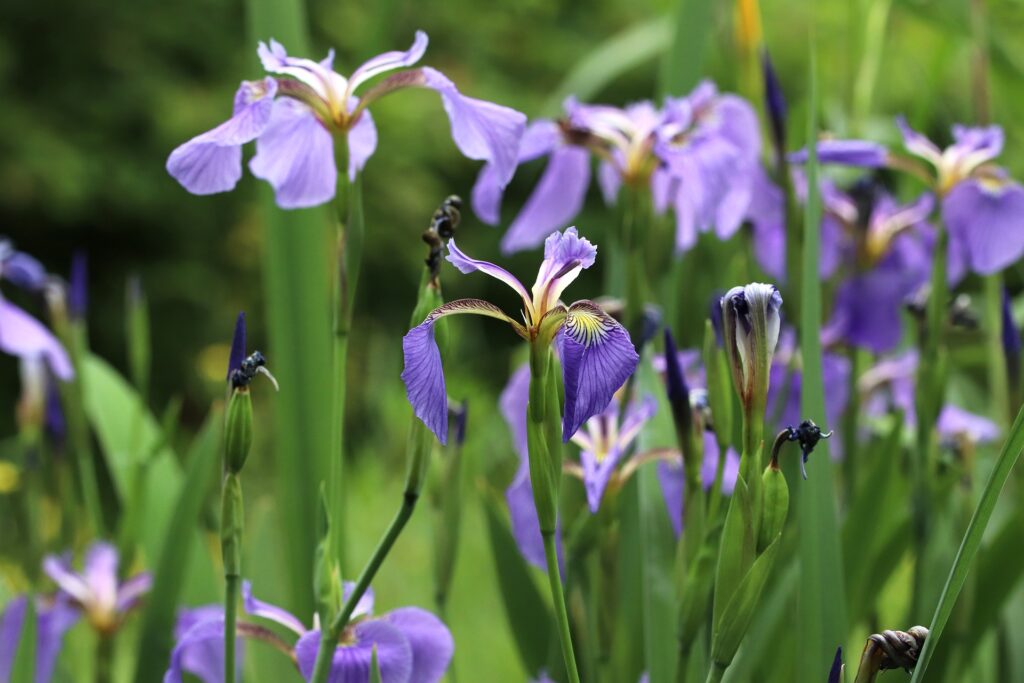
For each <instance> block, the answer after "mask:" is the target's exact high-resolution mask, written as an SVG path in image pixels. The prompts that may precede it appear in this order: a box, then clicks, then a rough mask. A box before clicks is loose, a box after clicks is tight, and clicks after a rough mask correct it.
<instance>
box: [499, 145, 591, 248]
mask: <svg viewBox="0 0 1024 683" xmlns="http://www.w3.org/2000/svg"><path fill="white" fill-rule="evenodd" d="M589 186H590V153H589V152H588V151H587V150H586V149H584V148H582V147H574V146H571V145H560V146H558V147H556V148H555V149H554V150H552V152H551V156H550V158H549V159H548V165H547V167H546V168H545V169H544V173H543V175H541V178H540V182H538V183H537V186H536V187H535V188H534V190H533V193H532V194H531V195H530V198H529V199H527V200H526V204H525V205H524V206H523V209H522V211H520V212H519V215H518V216H516V218H515V220H513V221H512V224H511V225H510V226H509V228H508V231H507V232H506V233H505V236H504V237H502V238H501V250H502V252H503V253H505V254H512V253H515V252H517V251H522V250H524V249H532V248H533V247H536V246H537V245H538V244H540V243H541V242H543V241H544V239H545V238H546V237H547V236H548V235H550V234H551V232H552V231H554V230H558V229H559V228H561V227H562V226H564V225H565V224H566V223H568V222H569V221H571V220H572V219H573V218H574V217H575V216H576V215H577V214H578V213H579V212H580V209H581V208H583V200H584V199H585V198H586V196H587V188H588V187H589Z"/></svg>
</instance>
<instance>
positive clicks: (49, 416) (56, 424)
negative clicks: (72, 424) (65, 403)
mask: <svg viewBox="0 0 1024 683" xmlns="http://www.w3.org/2000/svg"><path fill="white" fill-rule="evenodd" d="M44 420H45V422H44V426H45V429H46V433H47V434H49V435H50V438H52V439H53V440H54V441H56V442H58V443H60V442H62V441H64V435H65V434H67V424H66V422H65V420H64V410H63V408H61V405H60V394H59V393H58V390H57V382H56V381H55V380H54V379H53V377H52V376H50V377H48V378H47V381H46V415H45V417H44Z"/></svg>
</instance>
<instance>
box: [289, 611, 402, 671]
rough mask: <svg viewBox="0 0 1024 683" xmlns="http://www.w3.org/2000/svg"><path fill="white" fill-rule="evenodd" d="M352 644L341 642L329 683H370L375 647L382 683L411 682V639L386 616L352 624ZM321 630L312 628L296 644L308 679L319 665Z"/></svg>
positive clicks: (300, 667)
mask: <svg viewBox="0 0 1024 683" xmlns="http://www.w3.org/2000/svg"><path fill="white" fill-rule="evenodd" d="M351 629H352V630H351V637H352V639H353V640H354V642H353V643H352V644H345V645H339V646H338V648H337V649H335V651H334V658H333V660H332V662H331V673H330V675H329V676H328V677H327V680H328V681H329V683H366V681H368V680H369V679H370V662H371V660H372V657H373V651H374V648H376V650H377V664H378V666H379V667H380V677H381V683H409V681H410V680H411V679H410V674H411V673H412V670H413V653H412V647H411V645H410V644H409V640H408V638H406V637H405V635H404V634H403V633H402V632H401V631H400V630H399V629H398V628H397V627H395V626H393V625H391V624H389V623H388V622H387V621H385V620H384V619H370V620H367V621H363V622H359V623H357V624H356V625H355V626H354V627H351ZM319 648H320V631H319V630H317V631H310V632H308V633H307V634H306V635H304V636H302V637H301V638H299V642H297V643H296V644H295V660H296V662H297V663H298V665H299V671H300V672H301V673H302V677H303V678H305V679H306V680H307V681H308V680H309V678H310V676H312V674H313V667H314V666H315V665H316V654H317V650H318V649H319Z"/></svg>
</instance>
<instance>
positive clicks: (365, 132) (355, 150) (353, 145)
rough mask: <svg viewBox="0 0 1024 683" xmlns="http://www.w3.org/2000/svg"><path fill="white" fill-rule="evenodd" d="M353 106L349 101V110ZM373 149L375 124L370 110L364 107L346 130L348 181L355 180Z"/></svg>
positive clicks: (375, 144) (375, 137)
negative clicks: (352, 124)
mask: <svg viewBox="0 0 1024 683" xmlns="http://www.w3.org/2000/svg"><path fill="white" fill-rule="evenodd" d="M354 106H355V105H354V104H351V103H350V105H349V108H350V110H351V109H352V108H353V107H354ZM375 151H377V126H375V125H374V123H373V117H372V116H370V111H369V110H368V109H364V110H363V111H362V113H360V114H359V119H358V120H357V121H356V123H355V125H354V126H352V128H351V129H350V130H349V132H348V179H349V180H350V181H352V182H355V179H356V176H357V175H359V172H360V171H362V170H363V167H364V166H366V162H367V161H368V160H369V159H370V157H371V156H373V153H374V152H375Z"/></svg>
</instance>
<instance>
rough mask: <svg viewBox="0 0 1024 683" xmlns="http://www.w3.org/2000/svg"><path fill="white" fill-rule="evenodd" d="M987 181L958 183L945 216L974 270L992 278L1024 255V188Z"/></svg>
mask: <svg viewBox="0 0 1024 683" xmlns="http://www.w3.org/2000/svg"><path fill="white" fill-rule="evenodd" d="M986 182H987V181H984V180H973V179H972V180H966V181H963V182H961V183H958V184H957V185H956V186H955V187H954V188H953V189H952V190H951V191H950V193H949V194H948V195H946V198H945V200H944V201H943V202H942V217H943V220H944V221H945V222H946V225H947V227H948V228H949V232H950V237H951V238H952V239H951V240H950V241H951V242H952V243H953V244H956V245H959V246H960V247H961V248H962V249H963V250H964V251H965V252H966V260H967V263H968V264H969V265H970V268H971V270H973V271H975V272H976V273H980V274H982V275H991V274H992V273H997V272H999V271H1000V270H1002V269H1003V268H1006V267H1007V266H1008V265H1010V264H1011V263H1013V262H1014V261H1016V260H1017V259H1019V258H1020V257H1021V255H1022V254H1024V218H1022V216H1024V187H1021V186H1020V185H1018V184H1017V183H1015V182H1012V181H1002V182H1001V183H1000V184H998V185H997V184H994V183H989V184H986Z"/></svg>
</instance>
